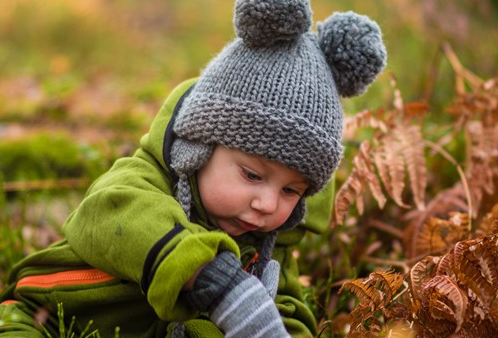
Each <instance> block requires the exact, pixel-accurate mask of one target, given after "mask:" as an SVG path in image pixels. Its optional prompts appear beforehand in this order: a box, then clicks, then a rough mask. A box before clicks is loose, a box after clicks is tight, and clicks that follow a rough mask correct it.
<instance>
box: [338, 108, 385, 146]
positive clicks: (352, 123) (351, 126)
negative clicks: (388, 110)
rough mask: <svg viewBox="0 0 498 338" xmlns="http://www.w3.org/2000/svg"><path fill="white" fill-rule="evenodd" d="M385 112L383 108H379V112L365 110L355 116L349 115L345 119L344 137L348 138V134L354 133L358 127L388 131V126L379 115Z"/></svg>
mask: <svg viewBox="0 0 498 338" xmlns="http://www.w3.org/2000/svg"><path fill="white" fill-rule="evenodd" d="M382 114H383V111H382V110H378V111H377V113H376V114H375V113H373V112H372V111H371V110H365V111H362V112H360V113H358V114H355V115H354V116H348V117H346V118H345V121H344V136H343V138H345V139H348V138H349V137H348V135H353V134H354V133H355V132H356V131H357V130H358V129H360V128H365V127H370V128H373V129H378V130H379V131H380V132H382V133H384V134H385V133H387V130H388V126H387V124H386V123H384V121H382V120H381V119H380V118H379V117H381V116H382Z"/></svg>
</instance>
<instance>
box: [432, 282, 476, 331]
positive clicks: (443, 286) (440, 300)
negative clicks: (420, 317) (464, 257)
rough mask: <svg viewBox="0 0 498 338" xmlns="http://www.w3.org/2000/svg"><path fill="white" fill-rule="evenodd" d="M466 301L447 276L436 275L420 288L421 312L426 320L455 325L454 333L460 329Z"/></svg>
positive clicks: (465, 310) (465, 309) (465, 297)
mask: <svg viewBox="0 0 498 338" xmlns="http://www.w3.org/2000/svg"><path fill="white" fill-rule="evenodd" d="M467 306H468V300H467V296H466V295H465V293H464V292H463V291H462V290H461V289H460V288H459V286H458V284H457V283H456V282H455V281H454V280H453V279H451V278H450V277H448V276H444V275H437V276H434V277H433V278H431V279H430V280H429V281H428V282H426V283H424V285H423V286H422V308H423V312H424V313H426V314H429V316H430V318H426V319H427V320H428V321H429V322H431V321H432V320H434V319H435V320H436V321H445V322H450V323H454V324H455V329H454V332H457V331H458V330H460V328H461V327H462V324H463V322H464V319H465V314H466V312H467Z"/></svg>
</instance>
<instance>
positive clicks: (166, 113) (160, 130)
mask: <svg viewBox="0 0 498 338" xmlns="http://www.w3.org/2000/svg"><path fill="white" fill-rule="evenodd" d="M196 81H197V78H193V79H190V80H187V81H185V82H182V83H181V84H180V85H178V86H177V87H176V88H175V89H173V91H172V92H171V94H170V95H169V96H168V98H167V99H166V101H164V103H163V105H162V107H161V109H160V110H159V112H158V113H157V115H156V117H155V118H154V120H153V121H152V124H151V127H150V130H149V133H147V134H146V135H144V136H143V137H142V139H141V140H140V146H141V147H142V149H143V150H145V151H147V152H148V153H150V154H151V155H152V156H153V157H154V158H155V159H156V160H157V161H158V162H159V163H160V164H161V167H163V168H164V169H165V170H167V171H168V172H170V174H173V175H174V172H173V171H171V170H170V168H169V165H168V163H167V162H168V159H169V147H171V143H172V141H173V134H172V133H173V130H168V124H169V122H170V120H171V117H172V116H173V113H174V112H175V109H179V106H180V104H181V102H180V101H181V100H183V98H184V97H185V96H186V95H185V94H186V93H187V92H188V91H189V90H190V89H191V88H192V86H193V85H194V84H195V82H196ZM169 129H171V128H169Z"/></svg>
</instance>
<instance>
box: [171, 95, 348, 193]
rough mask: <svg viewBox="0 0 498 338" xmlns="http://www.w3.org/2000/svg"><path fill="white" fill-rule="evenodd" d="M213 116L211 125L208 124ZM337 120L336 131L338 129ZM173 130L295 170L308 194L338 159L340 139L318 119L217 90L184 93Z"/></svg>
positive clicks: (326, 177)
mask: <svg viewBox="0 0 498 338" xmlns="http://www.w3.org/2000/svg"><path fill="white" fill-rule="evenodd" d="M213 116H215V117H216V123H211V120H212V119H213ZM338 122H339V123H337V125H338V126H337V128H338V129H339V130H338V132H337V133H334V134H336V135H340V134H341V132H340V129H341V128H342V125H341V124H340V122H342V121H338ZM174 130H175V133H176V134H177V135H178V136H180V137H185V138H188V139H189V140H191V141H194V142H200V143H204V144H221V145H223V146H225V147H228V148H235V149H240V150H242V151H245V152H247V153H249V154H253V155H258V156H261V157H263V158H266V159H268V160H272V161H278V162H280V163H282V164H284V165H285V166H287V167H289V168H291V169H294V170H297V171H299V172H300V173H301V174H302V175H303V176H304V177H305V178H306V179H308V181H309V182H310V187H309V189H308V191H307V195H313V194H314V193H316V192H318V191H319V190H320V189H321V188H322V187H323V186H324V185H325V184H326V183H327V182H328V180H329V178H330V177H331V175H332V172H333V171H334V170H335V169H336V168H337V166H338V165H339V163H340V160H341V158H342V145H341V143H340V140H336V139H334V138H333V137H331V133H330V132H326V131H325V130H324V129H322V128H321V127H320V126H319V125H318V124H317V123H311V122H310V121H307V120H306V119H304V118H303V117H301V116H296V115H290V114H289V113H287V112H286V111H277V110H276V109H275V108H271V107H264V106H262V105H260V104H257V103H252V102H248V101H247V100H238V99H237V98H234V97H228V96H224V95H220V94H216V93H202V92H196V93H195V95H193V96H191V97H189V98H188V99H187V100H186V102H185V103H184V106H183V107H182V114H181V115H180V116H179V117H178V119H177V121H176V123H175V127H174ZM317 159H320V160H319V161H317Z"/></svg>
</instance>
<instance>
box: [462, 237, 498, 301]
mask: <svg viewBox="0 0 498 338" xmlns="http://www.w3.org/2000/svg"><path fill="white" fill-rule="evenodd" d="M497 240H498V235H491V236H486V237H484V238H482V239H477V240H475V241H473V242H471V244H472V245H469V246H467V247H464V248H463V250H461V253H460V254H459V255H458V256H456V257H455V258H456V259H455V268H456V269H457V273H456V275H457V278H458V280H459V282H460V283H461V284H463V285H465V286H466V287H468V288H469V289H470V290H472V292H473V293H474V294H475V295H477V297H478V298H479V299H480V301H481V302H482V303H483V304H484V306H485V307H486V308H488V309H493V308H496V309H498V300H497V298H496V297H497V291H498V246H497V242H496V241H497Z"/></svg>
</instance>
